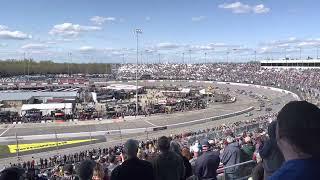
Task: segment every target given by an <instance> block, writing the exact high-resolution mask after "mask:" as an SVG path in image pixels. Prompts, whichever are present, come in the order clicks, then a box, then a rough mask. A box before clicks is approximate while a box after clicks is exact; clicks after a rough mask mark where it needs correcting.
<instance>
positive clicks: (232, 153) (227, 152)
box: [221, 137, 241, 180]
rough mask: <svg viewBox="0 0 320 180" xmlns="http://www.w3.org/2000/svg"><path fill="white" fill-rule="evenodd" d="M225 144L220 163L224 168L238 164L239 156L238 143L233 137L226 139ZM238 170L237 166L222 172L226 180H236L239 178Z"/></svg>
mask: <svg viewBox="0 0 320 180" xmlns="http://www.w3.org/2000/svg"><path fill="white" fill-rule="evenodd" d="M227 142H228V145H227V146H226V148H225V149H224V151H223V154H222V156H221V162H222V163H223V165H224V166H225V167H228V166H232V165H235V164H239V163H240V156H241V150H240V147H239V143H238V142H237V141H235V140H234V138H233V137H228V138H227ZM239 169H240V167H239V166H236V167H232V168H227V169H226V170H225V172H224V173H225V177H226V180H229V179H237V178H238V176H239Z"/></svg>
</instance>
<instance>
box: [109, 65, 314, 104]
mask: <svg viewBox="0 0 320 180" xmlns="http://www.w3.org/2000/svg"><path fill="white" fill-rule="evenodd" d="M135 67H136V66H135V64H124V65H122V66H120V67H119V68H118V69H117V70H116V71H114V74H115V75H114V76H115V77H117V78H118V79H134V78H135V73H136V71H135V70H136V68H135ZM142 75H150V76H151V77H152V78H153V79H197V80H214V81H225V82H238V83H250V84H258V85H265V86H273V87H278V88H283V89H286V90H290V91H293V92H294V93H298V94H299V95H300V96H301V97H302V98H303V99H305V100H308V101H310V102H313V103H315V104H316V103H319V101H320V100H319V99H320V69H262V68H260V64H259V63H243V64H238V63H216V64H165V63H164V64H140V65H139V67H138V76H139V77H140V76H142Z"/></svg>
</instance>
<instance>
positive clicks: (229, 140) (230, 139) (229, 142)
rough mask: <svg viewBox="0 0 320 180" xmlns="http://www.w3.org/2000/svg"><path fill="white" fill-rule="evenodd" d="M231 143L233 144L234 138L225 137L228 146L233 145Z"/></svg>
mask: <svg viewBox="0 0 320 180" xmlns="http://www.w3.org/2000/svg"><path fill="white" fill-rule="evenodd" d="M233 142H234V138H233V137H231V136H228V137H227V143H228V144H231V143H233Z"/></svg>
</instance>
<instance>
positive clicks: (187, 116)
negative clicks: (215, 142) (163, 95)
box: [0, 82, 295, 166]
mask: <svg viewBox="0 0 320 180" xmlns="http://www.w3.org/2000/svg"><path fill="white" fill-rule="evenodd" d="M164 83H166V84H172V85H177V86H180V85H181V86H187V85H190V84H192V85H199V86H203V87H207V86H209V85H213V86H216V87H219V89H225V88H227V87H228V88H229V89H230V92H229V93H230V94H231V95H232V96H236V97H237V101H236V102H235V103H230V104H213V105H210V107H209V108H207V109H204V110H198V111H190V112H179V113H173V114H165V115H152V116H149V117H137V118H135V117H126V118H125V122H113V121H112V120H105V121H104V120H103V121H100V122H93V123H92V122H91V123H90V124H88V125H80V123H79V124H68V123H66V124H60V125H54V124H17V125H15V126H13V125H9V126H5V127H2V128H0V138H2V141H0V144H2V145H5V144H12V142H15V140H14V138H13V137H14V136H15V134H16V133H17V135H18V136H27V135H40V136H41V135H45V134H54V133H55V132H56V133H58V134H63V133H79V132H94V131H107V130H119V129H135V128H146V127H156V126H164V125H168V124H174V123H181V122H187V121H192V120H197V119H202V118H207V117H212V116H218V115H222V114H227V113H232V112H235V111H240V110H243V109H246V108H249V107H255V108H257V107H258V106H259V103H258V101H257V99H254V98H251V97H249V96H247V95H242V94H238V93H235V90H236V89H239V90H245V91H247V92H249V91H252V92H253V93H255V94H260V95H264V96H266V97H268V99H269V100H268V102H266V107H271V108H272V112H278V111H279V110H280V109H281V108H282V107H283V105H284V104H286V103H287V102H289V101H292V100H295V99H294V98H293V96H292V95H289V94H285V93H282V92H276V91H272V90H269V89H262V88H256V87H251V86H248V87H243V86H235V85H222V84H215V83H214V84H207V83H203V82H196V83H195V82H151V83H143V84H141V85H145V86H146V85H155V86H157V85H159V84H164ZM252 113H253V116H251V117H246V116H245V115H244V114H242V115H239V116H236V117H231V118H225V119H221V120H216V121H212V122H207V123H202V124H197V125H191V126H186V127H179V128H176V129H168V130H163V131H158V132H150V133H149V134H148V135H146V134H132V135H126V134H123V135H122V137H121V139H119V137H116V136H115V137H113V136H110V137H108V140H107V143H106V142H104V143H97V144H90V145H83V146H78V147H72V148H66V149H60V150H59V153H60V154H64V153H70V152H75V151H80V150H85V149H91V148H94V147H103V146H111V145H114V144H118V143H120V142H122V141H125V140H126V139H128V138H135V139H146V138H147V137H146V136H148V137H149V138H150V137H158V136H160V135H169V134H177V133H182V132H184V131H190V130H192V131H193V130H199V129H205V128H210V127H214V126H217V125H219V124H222V123H228V122H235V121H239V120H247V119H251V118H254V117H257V116H260V115H263V114H267V112H266V111H264V110H262V111H255V110H253V111H252ZM6 139H7V140H6ZM56 154H57V151H50V152H42V153H37V154H32V155H24V156H22V159H23V160H25V159H30V158H31V156H33V157H35V158H36V157H49V156H52V155H56ZM16 160H17V159H16V158H15V157H11V158H5V159H1V163H0V166H1V165H4V164H8V163H9V162H15V161H16Z"/></svg>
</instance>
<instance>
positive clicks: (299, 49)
mask: <svg viewBox="0 0 320 180" xmlns="http://www.w3.org/2000/svg"><path fill="white" fill-rule="evenodd" d="M299 50H300V60H301V47H299Z"/></svg>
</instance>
